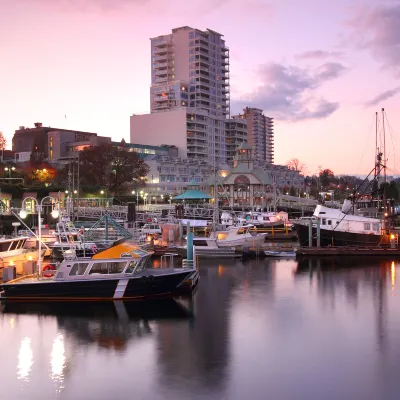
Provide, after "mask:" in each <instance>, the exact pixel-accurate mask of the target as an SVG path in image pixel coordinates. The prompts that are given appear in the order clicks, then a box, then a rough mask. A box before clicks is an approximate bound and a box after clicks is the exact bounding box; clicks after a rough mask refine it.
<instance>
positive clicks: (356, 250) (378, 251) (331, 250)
mask: <svg viewBox="0 0 400 400" xmlns="http://www.w3.org/2000/svg"><path fill="white" fill-rule="evenodd" d="M296 254H297V256H307V257H309V256H318V257H322V256H374V257H375V256H378V257H393V256H400V248H399V247H395V248H390V247H361V246H341V247H298V248H297V251H296Z"/></svg>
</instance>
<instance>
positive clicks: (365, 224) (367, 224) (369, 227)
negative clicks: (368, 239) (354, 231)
mask: <svg viewBox="0 0 400 400" xmlns="http://www.w3.org/2000/svg"><path fill="white" fill-rule="evenodd" d="M370 229H371V224H370V223H369V222H364V230H365V231H369V230H370Z"/></svg>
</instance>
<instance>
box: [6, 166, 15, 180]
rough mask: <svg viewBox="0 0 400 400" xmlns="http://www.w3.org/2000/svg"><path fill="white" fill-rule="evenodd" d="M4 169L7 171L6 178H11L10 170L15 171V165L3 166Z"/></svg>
mask: <svg viewBox="0 0 400 400" xmlns="http://www.w3.org/2000/svg"><path fill="white" fill-rule="evenodd" d="M4 171H6V172H8V178H9V179H11V171H15V167H5V168H4Z"/></svg>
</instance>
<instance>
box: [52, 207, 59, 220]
mask: <svg viewBox="0 0 400 400" xmlns="http://www.w3.org/2000/svg"><path fill="white" fill-rule="evenodd" d="M59 215H60V213H59V212H58V210H56V209H54V210H53V211H52V212H51V216H52V217H53V218H58V216H59Z"/></svg>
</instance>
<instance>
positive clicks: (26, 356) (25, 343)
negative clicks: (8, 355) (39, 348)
mask: <svg viewBox="0 0 400 400" xmlns="http://www.w3.org/2000/svg"><path fill="white" fill-rule="evenodd" d="M32 364H33V352H32V347H31V339H30V338H29V337H24V338H23V339H22V341H21V347H20V349H19V352H18V367H17V368H18V371H17V375H18V379H20V380H22V381H26V382H29V373H30V372H31V368H32Z"/></svg>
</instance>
